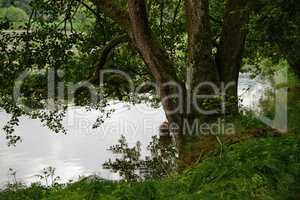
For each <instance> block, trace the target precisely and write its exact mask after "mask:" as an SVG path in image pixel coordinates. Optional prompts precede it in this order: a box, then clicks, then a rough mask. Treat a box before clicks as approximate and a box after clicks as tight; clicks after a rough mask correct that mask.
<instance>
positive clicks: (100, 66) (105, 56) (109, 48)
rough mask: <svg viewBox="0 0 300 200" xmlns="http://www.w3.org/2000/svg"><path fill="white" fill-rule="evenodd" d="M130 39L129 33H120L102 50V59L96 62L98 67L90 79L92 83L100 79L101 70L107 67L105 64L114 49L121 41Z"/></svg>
mask: <svg viewBox="0 0 300 200" xmlns="http://www.w3.org/2000/svg"><path fill="white" fill-rule="evenodd" d="M128 41H129V37H128V35H127V34H124V35H120V36H117V37H115V38H113V39H112V40H111V41H110V42H109V43H108V44H107V45H106V46H105V47H104V48H103V50H102V52H101V55H100V59H99V61H98V62H97V64H96V69H95V72H94V74H93V76H92V77H91V78H90V80H89V81H91V82H92V83H96V82H98V81H99V74H100V71H101V70H102V69H103V68H104V67H105V65H106V64H107V61H108V60H109V58H110V55H111V53H112V52H113V50H114V49H115V48H116V47H117V46H118V45H120V44H121V43H124V42H128Z"/></svg>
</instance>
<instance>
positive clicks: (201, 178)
mask: <svg viewBox="0 0 300 200" xmlns="http://www.w3.org/2000/svg"><path fill="white" fill-rule="evenodd" d="M219 153H220V152H219ZM219 153H216V154H215V155H211V156H208V157H206V158H205V159H204V160H202V161H201V162H200V163H197V164H195V165H194V166H192V167H190V168H189V169H188V170H186V171H184V172H183V173H182V174H181V175H176V176H171V177H169V178H166V179H165V180H162V181H155V180H153V181H145V182H142V183H125V182H113V181H107V180H102V179H100V178H94V179H83V180H81V181H79V182H76V183H72V184H66V185H57V186H53V187H48V188H46V187H43V186H40V185H38V184H34V185H32V186H31V187H23V188H22V187H19V188H17V189H16V188H7V189H4V190H3V191H2V192H0V200H19V199H20V200H21V199H22V200H27V199H49V200H52V199H53V200H54V199H55V200H60V199H63V200H69V199H70V200H71V199H72V200H77V199H78V200H79V199H80V200H83V199H86V200H88V199H90V200H92V199H95V200H101V199H105V200H109V199H122V200H123V199H124V200H125V199H128V200H129V199H132V200H143V199H145V200H146V199H149V200H150V199H162V200H165V199H172V200H176V199H182V200H186V199H187V200H189V199H191V200H192V199H196V200H199V199H203V200H206V199H207V200H211V199H230V200H232V199H239V200H240V199H263V200H266V199H278V200H279V199H280V200H282V199H299V198H300V137H299V135H298V134H288V135H284V136H278V137H267V138H256V139H251V140H247V141H245V142H242V143H240V144H235V145H230V146H225V149H224V151H223V153H222V156H219Z"/></svg>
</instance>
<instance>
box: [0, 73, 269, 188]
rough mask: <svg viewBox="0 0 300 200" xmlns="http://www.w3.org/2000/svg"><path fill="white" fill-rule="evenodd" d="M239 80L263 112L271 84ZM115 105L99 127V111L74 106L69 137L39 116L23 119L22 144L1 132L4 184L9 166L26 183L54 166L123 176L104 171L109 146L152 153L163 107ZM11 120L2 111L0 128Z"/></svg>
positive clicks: (247, 102)
mask: <svg viewBox="0 0 300 200" xmlns="http://www.w3.org/2000/svg"><path fill="white" fill-rule="evenodd" d="M239 82H240V84H239V85H240V86H239V94H240V96H241V98H242V99H243V102H242V105H243V106H245V107H248V108H250V109H252V110H255V111H258V112H260V111H261V110H260V108H259V106H258V105H259V101H260V99H261V98H264V93H265V91H266V90H268V89H269V88H270V87H269V84H267V83H266V82H265V81H263V80H261V79H259V78H256V79H250V78H249V76H248V75H247V74H242V75H241V76H240V81H239ZM248 88H249V90H247V89H248ZM113 107H114V108H115V110H116V112H114V113H113V114H112V116H111V117H110V118H109V119H107V120H106V121H105V122H104V124H103V125H102V126H101V127H100V128H98V129H92V125H93V123H94V122H95V120H96V118H97V116H98V113H97V111H91V112H86V111H85V110H84V109H82V108H78V107H73V108H69V109H68V111H67V115H66V118H65V119H64V126H65V127H66V129H67V130H68V134H67V135H62V134H54V133H53V132H51V131H50V130H48V129H47V128H45V127H43V126H42V125H41V123H40V122H39V121H38V120H32V119H28V118H26V117H23V118H21V123H20V126H19V127H17V129H16V132H15V133H16V134H17V135H20V136H21V137H22V140H23V141H22V143H18V144H17V146H16V147H8V146H7V141H6V140H5V137H4V134H0V185H3V184H6V183H7V182H8V181H11V179H12V177H11V176H10V175H9V168H12V169H13V170H15V171H16V177H17V180H18V181H21V182H23V183H26V184H30V183H32V182H36V181H38V178H37V177H36V175H37V174H39V173H40V172H41V170H42V169H43V168H45V167H49V166H52V167H55V168H56V175H57V176H60V177H61V182H67V181H68V180H77V179H78V178H79V176H88V175H99V176H101V177H103V178H106V179H118V176H117V175H116V174H113V173H111V172H110V171H108V170H104V169H102V164H103V163H104V162H105V161H107V160H108V159H109V158H113V157H114V155H112V153H111V152H109V151H107V149H108V148H109V147H110V146H111V145H113V144H116V143H117V141H118V139H119V138H120V136H121V135H124V136H125V137H126V138H127V140H128V142H129V144H130V145H133V144H135V143H136V142H137V141H140V142H141V143H142V154H143V155H145V154H147V151H146V146H147V145H148V143H149V142H150V141H151V137H152V136H153V135H156V134H158V127H159V126H160V124H161V123H162V122H163V121H165V116H164V113H163V110H162V109H161V108H159V109H154V108H151V107H150V106H147V105H145V104H138V105H134V106H132V105H129V104H125V103H117V104H115V105H114V106H113ZM8 119H9V115H8V114H6V113H5V112H0V127H3V126H4V125H5V123H6V121H7V120H8ZM0 132H1V131H0Z"/></svg>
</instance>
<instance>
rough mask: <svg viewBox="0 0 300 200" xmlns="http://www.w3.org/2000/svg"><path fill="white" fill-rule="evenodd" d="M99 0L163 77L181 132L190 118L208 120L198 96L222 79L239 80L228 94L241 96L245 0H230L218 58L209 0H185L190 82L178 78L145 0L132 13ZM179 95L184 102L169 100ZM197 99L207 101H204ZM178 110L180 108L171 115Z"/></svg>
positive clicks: (131, 5) (172, 118)
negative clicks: (175, 85) (214, 45)
mask: <svg viewBox="0 0 300 200" xmlns="http://www.w3.org/2000/svg"><path fill="white" fill-rule="evenodd" d="M94 2H95V3H96V4H97V5H98V6H99V7H100V8H101V9H103V12H104V13H105V14H106V15H108V16H110V17H111V18H112V19H113V20H114V21H116V22H117V23H118V24H119V25H120V27H122V28H123V29H124V30H126V31H127V33H128V35H129V37H130V38H131V40H132V43H133V44H134V45H135V47H136V49H137V50H138V52H139V53H140V55H141V57H142V58H143V60H144V62H145V64H146V65H147V66H148V67H149V69H150V71H151V73H152V75H153V76H154V78H155V80H156V81H157V84H158V87H159V92H160V98H161V100H162V106H163V108H164V110H165V112H166V116H167V119H168V121H169V123H176V124H177V125H178V126H179V130H180V131H181V130H183V121H184V120H185V119H188V120H189V121H194V120H198V119H199V118H200V119H203V118H202V117H203V115H202V113H199V112H198V110H197V109H196V108H195V105H194V103H195V102H193V100H192V99H191V96H192V95H207V94H208V95H210V94H214V93H215V91H214V90H213V89H212V87H211V85H214V86H216V87H217V88H220V86H221V81H222V82H224V83H225V84H228V83H230V82H233V83H235V84H233V85H234V86H232V87H231V88H229V90H228V91H227V93H228V94H229V95H232V96H234V97H237V80H238V75H239V70H240V66H241V59H242V53H243V48H244V41H245V37H246V31H245V29H244V25H245V23H246V22H247V19H248V14H247V13H246V12H245V11H244V8H245V3H244V2H245V1H244V0H227V1H226V5H225V14H224V19H223V21H224V24H223V29H222V36H221V38H220V46H219V48H218V53H217V55H216V56H214V55H213V53H212V52H213V49H212V48H213V45H212V38H213V36H212V33H211V27H210V21H209V5H208V2H209V1H208V0H185V9H186V19H187V32H188V64H187V80H186V83H183V81H180V80H179V78H178V77H177V75H176V67H175V65H174V63H173V62H172V60H171V59H170V57H169V55H168V53H167V51H166V50H165V49H164V48H162V45H161V44H160V42H159V41H158V39H157V38H156V37H155V35H154V33H153V32H152V30H151V28H150V26H149V24H148V17H147V10H146V5H145V0H128V11H125V10H123V9H121V8H120V7H118V6H116V5H115V4H113V1H112V0H94ZM170 82H172V83H175V84H178V85H179V86H181V89H182V91H181V92H179V91H178V90H177V89H176V88H174V87H173V86H170V85H169V83H170ZM204 83H207V84H210V86H207V85H206V87H203V86H202V87H199V84H204ZM175 94H177V95H179V98H180V97H183V102H182V101H178V100H174V99H172V98H169V97H170V96H172V95H173V96H174V95H175ZM197 103H199V104H201V101H199V102H197ZM178 104H179V105H178ZM178 106H179V107H180V109H179V110H178ZM197 106H200V105H197ZM200 107H201V106H200ZM174 110H177V111H176V112H173V113H170V111H174Z"/></svg>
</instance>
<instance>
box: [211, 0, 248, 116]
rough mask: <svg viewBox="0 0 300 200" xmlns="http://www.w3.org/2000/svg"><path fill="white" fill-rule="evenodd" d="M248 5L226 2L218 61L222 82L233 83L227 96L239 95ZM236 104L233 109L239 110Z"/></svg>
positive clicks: (227, 85) (234, 1) (228, 84)
mask: <svg viewBox="0 0 300 200" xmlns="http://www.w3.org/2000/svg"><path fill="white" fill-rule="evenodd" d="M246 6H247V5H246V1H244V0H227V1H226V3H225V13H224V17H223V26H222V33H221V39H220V44H219V47H218V52H217V55H216V63H217V65H218V69H219V74H220V77H221V82H222V83H223V84H224V86H225V87H229V86H230V85H231V86H230V87H229V88H228V89H227V90H226V96H233V97H237V96H238V95H237V93H238V78H239V72H240V69H241V62H242V56H243V50H244V46H245V40H246V35H247V30H246V23H247V22H248V18H249V16H248V15H249V14H248V10H247V9H246ZM236 100H237V99H236ZM235 104H236V105H234V106H233V108H232V109H234V110H236V111H237V101H236V103H235Z"/></svg>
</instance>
